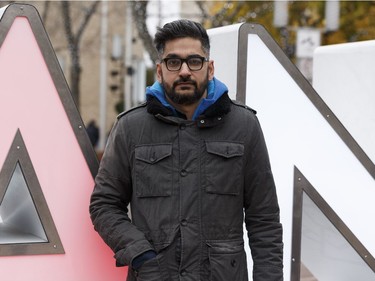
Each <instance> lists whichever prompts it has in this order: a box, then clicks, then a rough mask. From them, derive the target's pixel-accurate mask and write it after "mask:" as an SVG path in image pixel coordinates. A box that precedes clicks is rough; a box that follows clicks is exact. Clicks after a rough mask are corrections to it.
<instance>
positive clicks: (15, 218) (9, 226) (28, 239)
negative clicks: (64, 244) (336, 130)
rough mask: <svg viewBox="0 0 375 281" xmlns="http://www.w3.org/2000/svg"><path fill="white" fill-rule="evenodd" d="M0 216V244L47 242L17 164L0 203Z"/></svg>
mask: <svg viewBox="0 0 375 281" xmlns="http://www.w3.org/2000/svg"><path fill="white" fill-rule="evenodd" d="M0 216H1V220H2V223H0V244H15V243H38V242H39V243H43V242H48V239H47V235H46V233H45V231H44V228H43V225H42V222H41V221H40V218H39V215H38V212H37V210H36V208H35V205H34V202H33V200H32V198H31V194H30V191H29V188H28V186H27V183H26V180H25V177H24V175H23V172H22V169H21V165H20V163H19V162H17V164H16V167H15V169H14V171H13V174H12V176H11V179H10V182H9V185H8V188H7V190H6V192H5V194H4V198H3V200H2V202H1V205H0Z"/></svg>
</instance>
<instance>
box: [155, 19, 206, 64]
mask: <svg viewBox="0 0 375 281" xmlns="http://www.w3.org/2000/svg"><path fill="white" fill-rule="evenodd" d="M185 37H190V38H194V39H198V40H199V41H200V42H201V44H202V50H203V51H204V52H205V54H206V55H207V56H209V54H210V39H209V37H208V35H207V31H206V30H205V29H204V28H203V26H202V25H201V24H200V23H197V22H194V21H191V20H187V19H181V20H176V21H172V22H169V23H166V24H165V25H164V26H163V28H160V27H158V28H157V32H156V34H155V39H154V44H155V48H156V50H157V52H158V54H159V58H161V56H162V54H163V52H164V48H165V43H166V42H168V41H171V40H173V39H177V38H185Z"/></svg>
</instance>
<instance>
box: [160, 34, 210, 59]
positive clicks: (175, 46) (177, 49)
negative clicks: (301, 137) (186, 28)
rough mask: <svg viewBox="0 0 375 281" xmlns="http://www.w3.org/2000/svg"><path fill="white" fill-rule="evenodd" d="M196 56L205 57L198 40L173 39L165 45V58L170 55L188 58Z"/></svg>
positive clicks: (187, 38) (186, 38)
mask: <svg viewBox="0 0 375 281" xmlns="http://www.w3.org/2000/svg"><path fill="white" fill-rule="evenodd" d="M195 54H199V55H202V56H203V55H204V52H203V50H202V44H201V42H200V41H199V40H198V39H194V38H190V37H184V38H177V39H173V40H170V41H167V42H166V43H165V48H164V57H166V56H168V55H178V56H181V57H186V56H189V55H195Z"/></svg>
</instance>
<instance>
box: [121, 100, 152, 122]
mask: <svg viewBox="0 0 375 281" xmlns="http://www.w3.org/2000/svg"><path fill="white" fill-rule="evenodd" d="M146 105H147V102H143V103H141V104H140V105H137V106H135V107H133V108H131V109H129V110H126V111H123V112H121V113H120V114H119V115H117V120H119V119H121V117H123V116H125V115H127V114H129V113H130V112H133V111H136V110H137V109H140V108H144V107H146Z"/></svg>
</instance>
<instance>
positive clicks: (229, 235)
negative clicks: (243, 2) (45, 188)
mask: <svg viewBox="0 0 375 281" xmlns="http://www.w3.org/2000/svg"><path fill="white" fill-rule="evenodd" d="M155 46H156V49H157V51H158V54H159V59H160V61H159V62H158V64H157V66H156V71H157V80H158V81H157V82H156V83H154V85H152V86H151V87H148V88H147V92H146V97H147V102H146V103H145V104H144V105H141V106H139V107H137V108H134V109H132V110H130V111H128V112H125V113H123V114H121V115H120V116H119V117H118V120H117V122H116V124H115V126H114V128H113V129H112V132H111V135H110V137H109V140H108V144H107V147H106V150H105V153H104V156H103V158H102V161H101V164H100V169H99V172H98V175H97V177H96V179H95V182H96V185H95V189H94V192H93V194H92V198H91V204H90V213H91V218H92V221H93V224H94V226H95V229H96V230H97V231H98V232H99V234H100V235H101V236H102V238H103V239H104V241H105V242H106V243H107V244H108V245H109V246H110V247H111V249H112V250H113V251H114V253H115V259H116V264H117V266H125V265H128V266H129V271H128V279H127V280H128V281H131V280H142V281H143V280H147V281H156V280H157V281H160V280H163V281H164V280H171V281H174V280H186V281H198V280H201V281H208V280H212V281H245V280H248V272H247V263H246V254H245V251H244V241H243V221H244V219H245V223H246V228H247V231H248V236H249V243H250V246H251V251H252V257H253V261H254V268H253V280H255V281H262V280H264V281H273V280H278V281H279V280H283V273H282V247H283V246H282V227H281V224H280V222H279V207H278V203H277V196H276V190H275V185H274V181H273V177H272V173H271V168H270V163H269V159H268V154H267V150H266V146H265V142H264V139H263V135H262V132H261V128H260V125H259V123H258V120H257V118H256V116H255V112H254V111H253V110H251V109H249V108H247V107H246V106H244V105H240V104H238V103H237V102H233V101H231V100H230V99H229V97H228V94H227V87H226V86H225V85H224V84H223V83H221V82H220V81H219V80H217V79H216V78H215V77H214V63H213V61H212V60H210V59H209V50H210V44H209V38H208V36H207V33H206V31H205V30H204V29H203V28H202V26H201V25H200V24H198V23H195V22H192V21H188V20H178V21H174V22H171V23H168V24H166V25H165V26H164V27H163V28H159V29H158V31H157V33H156V35H155ZM129 206H130V208H131V218H130V214H129V211H128V207H129Z"/></svg>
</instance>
